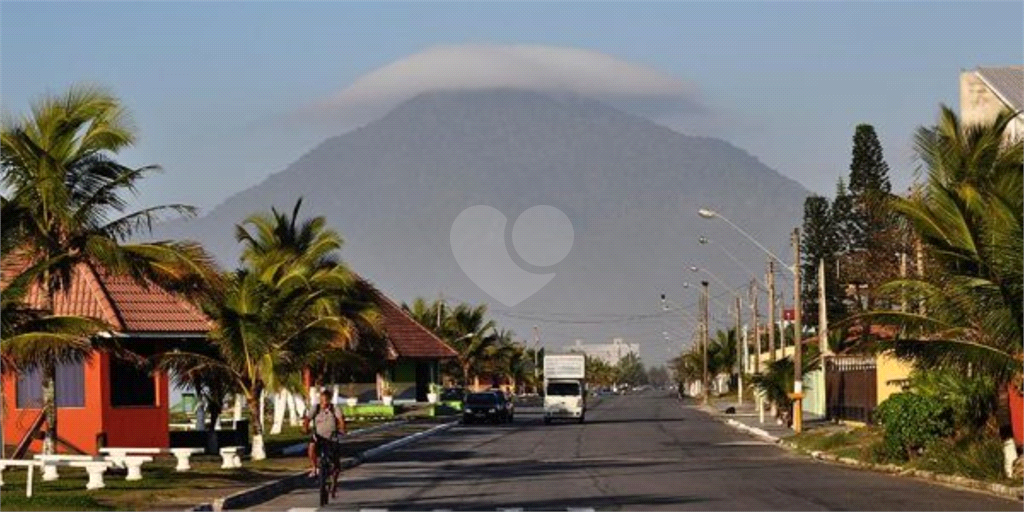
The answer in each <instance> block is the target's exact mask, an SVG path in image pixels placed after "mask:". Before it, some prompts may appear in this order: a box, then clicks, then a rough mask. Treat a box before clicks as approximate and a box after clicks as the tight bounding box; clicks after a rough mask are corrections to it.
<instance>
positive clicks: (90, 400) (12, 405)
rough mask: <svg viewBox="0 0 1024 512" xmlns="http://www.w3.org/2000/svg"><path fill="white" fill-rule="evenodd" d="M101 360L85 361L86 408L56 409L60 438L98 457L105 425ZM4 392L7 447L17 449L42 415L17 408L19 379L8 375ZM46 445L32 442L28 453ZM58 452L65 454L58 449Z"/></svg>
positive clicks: (99, 358)
mask: <svg viewBox="0 0 1024 512" xmlns="http://www.w3.org/2000/svg"><path fill="white" fill-rule="evenodd" d="M104 362H105V361H104V360H103V359H102V356H101V355H99V354H96V355H93V357H91V358H89V359H88V360H87V361H85V364H84V368H83V374H84V378H85V389H84V391H85V393H84V395H85V406H84V407H60V408H58V409H57V435H58V436H59V437H61V438H63V439H65V440H67V441H68V442H69V443H71V444H73V445H75V446H76V447H78V448H79V449H81V450H83V451H85V452H88V453H96V448H97V446H96V434H97V433H98V432H100V431H101V430H102V423H103V406H102V401H103V391H102V389H101V387H100V382H101V378H100V375H101V368H102V366H103V364H104ZM3 391H4V397H3V399H4V444H8V445H17V444H18V442H19V441H21V438H22V437H23V436H24V435H25V432H27V431H28V430H29V428H31V427H32V422H33V421H35V419H36V417H37V416H38V415H39V412H40V409H37V408H29V409H18V408H17V377H16V376H15V375H10V374H9V375H5V376H4V378H3ZM42 449H43V442H42V441H40V440H36V441H33V442H32V444H31V445H29V450H32V451H34V452H41V451H42ZM58 451H59V452H64V451H66V450H64V448H63V447H61V446H60V445H58Z"/></svg>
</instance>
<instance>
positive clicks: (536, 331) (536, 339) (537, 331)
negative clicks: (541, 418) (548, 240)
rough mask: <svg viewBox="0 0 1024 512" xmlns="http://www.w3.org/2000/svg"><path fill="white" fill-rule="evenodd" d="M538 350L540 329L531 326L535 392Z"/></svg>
mask: <svg viewBox="0 0 1024 512" xmlns="http://www.w3.org/2000/svg"><path fill="white" fill-rule="evenodd" d="M538 350H540V328H538V327H537V326H536V325H535V326H533V389H534V391H536V390H537V380H538V379H540V373H539V370H540V369H539V368H537V365H538V362H537V351H538Z"/></svg>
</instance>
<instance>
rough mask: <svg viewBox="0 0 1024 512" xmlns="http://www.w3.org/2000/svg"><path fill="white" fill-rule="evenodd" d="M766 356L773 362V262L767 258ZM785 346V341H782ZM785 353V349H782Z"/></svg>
mask: <svg viewBox="0 0 1024 512" xmlns="http://www.w3.org/2000/svg"><path fill="white" fill-rule="evenodd" d="M767 277H768V357H769V360H770V361H771V362H773V363H774V362H775V262H774V261H772V259H771V258H768V276H767ZM782 346H783V347H785V346H786V343H785V342H783V343H782ZM782 353H783V354H785V353H786V349H785V348H783V349H782Z"/></svg>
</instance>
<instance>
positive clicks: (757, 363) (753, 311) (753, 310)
mask: <svg viewBox="0 0 1024 512" xmlns="http://www.w3.org/2000/svg"><path fill="white" fill-rule="evenodd" d="M750 322H751V323H752V324H753V333H754V373H758V374H759V373H761V331H760V329H761V326H760V324H759V322H760V319H759V318H758V317H757V284H756V283H755V282H754V280H753V279H751V280H750Z"/></svg>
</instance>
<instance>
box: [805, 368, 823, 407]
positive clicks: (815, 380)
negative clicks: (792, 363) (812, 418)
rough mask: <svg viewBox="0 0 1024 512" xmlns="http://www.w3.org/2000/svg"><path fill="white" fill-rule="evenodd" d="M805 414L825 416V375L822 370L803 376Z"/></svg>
mask: <svg viewBox="0 0 1024 512" xmlns="http://www.w3.org/2000/svg"><path fill="white" fill-rule="evenodd" d="M802 380H803V383H804V399H803V403H802V404H801V405H802V406H803V407H802V408H803V411H804V413H805V414H813V415H816V416H825V374H824V373H822V371H821V370H820V369H818V370H814V371H810V372H807V373H805V374H803V379H802Z"/></svg>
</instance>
